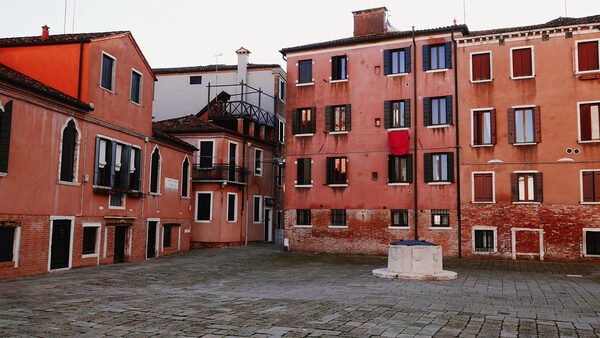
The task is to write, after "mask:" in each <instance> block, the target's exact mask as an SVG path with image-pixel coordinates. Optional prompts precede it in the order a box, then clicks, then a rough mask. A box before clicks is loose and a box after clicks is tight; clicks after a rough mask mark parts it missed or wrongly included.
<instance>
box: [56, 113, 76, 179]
mask: <svg viewBox="0 0 600 338" xmlns="http://www.w3.org/2000/svg"><path fill="white" fill-rule="evenodd" d="M70 121H73V123H74V124H75V130H77V141H76V142H75V156H74V158H73V182H69V181H61V179H60V170H61V166H62V152H63V147H62V146H63V138H64V135H65V129H66V128H67V126H68V125H69V122H70ZM59 142H60V151H59V152H58V180H57V183H59V184H64V185H74V186H79V185H80V183H79V153H80V151H79V150H80V147H79V145H80V144H81V130H79V127H78V126H77V120H75V119H74V118H72V117H71V118H68V119H67V121H66V122H65V123H64V124H63V125H62V128H61V131H60V140H59Z"/></svg>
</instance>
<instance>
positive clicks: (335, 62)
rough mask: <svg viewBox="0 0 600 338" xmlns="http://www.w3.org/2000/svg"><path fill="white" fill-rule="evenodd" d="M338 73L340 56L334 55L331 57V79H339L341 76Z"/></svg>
mask: <svg viewBox="0 0 600 338" xmlns="http://www.w3.org/2000/svg"><path fill="white" fill-rule="evenodd" d="M340 73H341V72H340V58H339V57H338V56H334V57H332V58H331V79H332V80H339V79H340V78H341V76H340Z"/></svg>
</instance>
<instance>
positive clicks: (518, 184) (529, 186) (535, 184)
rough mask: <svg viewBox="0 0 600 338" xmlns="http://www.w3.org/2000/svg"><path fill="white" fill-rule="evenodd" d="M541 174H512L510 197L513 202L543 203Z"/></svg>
mask: <svg viewBox="0 0 600 338" xmlns="http://www.w3.org/2000/svg"><path fill="white" fill-rule="evenodd" d="M542 183H543V178H542V173H513V174H512V175H511V195H512V201H513V202H542V201H543V198H544V196H543V184H542Z"/></svg>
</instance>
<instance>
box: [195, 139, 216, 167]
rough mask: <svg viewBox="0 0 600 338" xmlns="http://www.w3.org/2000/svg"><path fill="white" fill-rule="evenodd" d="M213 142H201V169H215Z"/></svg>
mask: <svg viewBox="0 0 600 338" xmlns="http://www.w3.org/2000/svg"><path fill="white" fill-rule="evenodd" d="M213 148H214V142H213V141H200V153H199V157H200V158H199V161H198V162H199V164H200V169H212V167H213Z"/></svg>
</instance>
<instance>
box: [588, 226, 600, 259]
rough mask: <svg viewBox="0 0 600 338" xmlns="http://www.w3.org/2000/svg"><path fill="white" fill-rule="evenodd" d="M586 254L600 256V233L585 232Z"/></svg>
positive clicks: (596, 231) (597, 231)
mask: <svg viewBox="0 0 600 338" xmlns="http://www.w3.org/2000/svg"><path fill="white" fill-rule="evenodd" d="M584 237H585V238H584V240H585V254H586V255H600V231H599V230H595V231H593V230H584Z"/></svg>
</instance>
